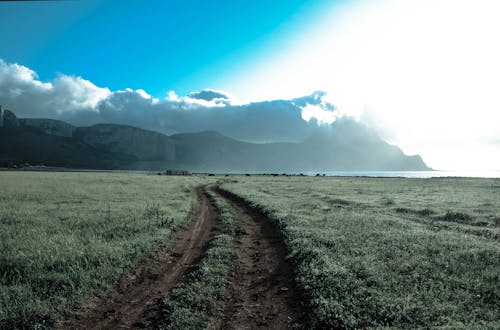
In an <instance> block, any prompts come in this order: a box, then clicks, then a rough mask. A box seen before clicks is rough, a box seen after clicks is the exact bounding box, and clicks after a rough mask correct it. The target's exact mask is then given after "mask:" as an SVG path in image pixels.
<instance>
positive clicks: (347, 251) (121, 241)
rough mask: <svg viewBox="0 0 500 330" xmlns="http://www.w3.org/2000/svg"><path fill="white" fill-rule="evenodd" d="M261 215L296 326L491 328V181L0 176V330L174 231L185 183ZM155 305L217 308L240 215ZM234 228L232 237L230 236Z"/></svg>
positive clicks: (112, 277)
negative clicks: (281, 260) (276, 251)
mask: <svg viewBox="0 0 500 330" xmlns="http://www.w3.org/2000/svg"><path fill="white" fill-rule="evenodd" d="M215 180H218V181H219V184H220V185H221V186H222V188H224V189H226V190H229V191H231V192H233V193H234V194H236V195H238V196H241V197H243V198H244V199H246V200H247V201H249V203H251V204H252V205H253V206H254V207H255V208H258V209H260V210H262V211H263V212H264V213H265V214H267V216H268V217H269V219H270V220H271V221H272V222H274V223H275V224H276V226H277V228H278V231H279V232H280V233H281V235H282V236H283V239H284V240H285V243H286V245H287V248H288V252H289V260H290V261H291V262H292V265H293V267H294V270H295V274H290V276H292V275H294V276H295V279H296V282H297V284H298V287H299V292H300V294H301V297H300V300H301V301H302V302H303V309H304V310H305V311H306V312H307V318H306V319H305V320H304V322H305V324H304V327H306V328H346V329H351V328H394V329H399V328H402V329H406V328H450V329H460V328H463V329H470V328H474V329H476V328H484V329H498V328H500V180H499V179H459V178H453V179H398V178H392V179H388V178H386V179H383V178H333V177H320V178H316V177H284V176H279V177H271V176H251V177H246V176H232V177H229V178H225V177H217V176H216V177H211V178H205V177H203V176H191V177H167V176H155V175H145V174H131V173H121V174H119V173H41V172H0V184H1V188H2V189H1V191H0V328H2V327H3V328H9V329H10V328H37V327H38V328H44V327H45V326H47V327H50V326H51V324H53V322H54V320H57V319H58V318H59V317H61V316H63V315H67V314H68V313H71V312H72V311H75V310H77V309H78V307H79V306H80V305H81V304H82V303H85V301H86V299H87V298H88V297H90V296H92V295H96V294H97V295H98V294H101V293H103V292H104V291H105V290H106V289H107V288H109V287H110V286H111V285H113V284H114V283H116V282H117V281H118V279H119V278H120V276H121V275H122V274H123V273H124V272H126V271H127V270H128V269H130V268H132V267H134V265H136V264H137V263H138V262H139V261H140V259H141V257H143V256H144V255H145V254H147V252H148V251H151V249H152V248H153V247H154V246H155V245H157V244H158V243H159V242H160V241H168V240H169V238H171V237H173V233H174V232H176V231H178V230H179V229H181V228H183V227H186V225H187V223H188V222H191V220H192V219H193V218H194V214H195V213H196V211H197V208H198V202H197V196H196V193H195V187H196V186H198V185H202V184H212V183H214V182H215ZM211 195H212V198H213V203H214V205H216V206H217V207H218V208H219V211H220V213H219V217H218V219H219V220H218V223H217V230H216V232H215V233H214V239H213V240H212V241H211V243H210V246H209V249H208V250H207V252H206V253H205V254H204V256H203V259H202V260H200V262H199V265H198V268H196V269H194V270H193V272H191V273H190V274H189V275H188V276H187V278H185V279H183V281H182V282H181V283H179V285H178V286H176V287H175V288H174V290H172V291H171V292H170V293H169V295H168V296H166V298H165V299H163V301H162V302H161V304H160V306H158V309H157V315H156V316H155V317H156V321H157V322H158V323H159V326H161V327H164V328H177V327H180V326H182V327H191V328H194V327H196V328H203V327H204V326H205V325H206V324H207V322H209V320H210V317H211V316H212V315H213V314H214V313H216V312H217V311H219V310H220V301H221V298H222V296H223V294H224V288H225V281H226V280H227V276H228V274H229V273H230V272H231V268H232V266H231V265H232V263H233V262H234V260H235V258H236V256H237V253H238V249H239V248H241V247H240V245H239V244H238V240H239V238H238V235H239V234H237V233H239V231H240V230H241V222H240V219H237V216H236V215H235V213H234V212H233V211H232V210H231V207H230V204H229V203H227V201H225V199H224V198H222V197H221V196H219V195H216V194H213V193H211ZM240 234H241V233H240Z"/></svg>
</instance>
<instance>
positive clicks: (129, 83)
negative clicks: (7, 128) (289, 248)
mask: <svg viewBox="0 0 500 330" xmlns="http://www.w3.org/2000/svg"><path fill="white" fill-rule="evenodd" d="M498 17H500V3H498V1H496V0H475V1H466V0H419V1H416V0H407V1H396V0H340V1H331V0H330V1H326V0H316V1H314V0H310V1H307V0H276V1H263V0H257V1H251V2H250V1H223V0H218V1H194V0H184V1H152V0H151V1H138V0H136V1H97V0H89V1H24V2H0V42H1V44H2V47H0V104H2V105H7V106H9V107H10V108H12V109H13V110H14V108H15V110H17V111H19V112H20V114H22V115H24V116H28V117H41V116H47V117H53V118H60V119H68V120H72V121H74V122H75V123H83V124H85V123H91V122H92V118H94V120H97V118H101V119H102V118H106V120H108V121H111V120H112V118H114V120H116V121H118V122H119V123H127V124H134V122H136V123H137V125H138V126H141V125H143V126H144V125H145V123H146V122H148V121H150V122H152V121H155V120H158V117H157V116H156V115H155V114H156V113H155V111H156V110H157V109H163V110H162V111H172V110H171V109H172V108H175V107H182V109H191V110H188V111H192V109H193V108H197V109H198V111H197V112H196V113H197V115H196V116H194V117H193V116H191V117H189V118H190V119H189V120H187V119H184V120H183V121H182V120H180V119H179V124H178V125H177V127H176V121H175V119H176V118H180V117H179V116H181V117H182V116H184V113H182V112H179V113H177V112H175V115H171V116H170V117H169V119H168V121H169V122H168V123H167V124H168V125H167V124H166V126H168V127H169V129H170V131H169V132H176V131H180V130H183V129H185V130H195V129H202V128H203V123H204V122H207V121H209V119H207V118H209V117H210V121H215V120H217V121H219V122H220V123H222V124H220V125H219V126H221V125H224V127H226V128H227V129H228V132H234V134H233V135H236V136H234V137H237V138H241V139H247V140H254V141H255V140H261V141H271V140H293V139H299V138H303V137H304V136H305V135H306V134H308V133H309V132H310V131H311V127H312V126H314V125H316V126H318V127H320V126H325V125H330V124H332V123H333V122H334V121H335V120H337V119H338V118H340V117H343V116H347V117H352V118H354V119H355V120H357V121H360V122H362V123H364V124H366V125H368V126H369V127H372V128H373V129H374V130H376V131H377V133H378V134H379V135H380V136H381V137H383V138H384V139H385V140H386V141H388V142H389V143H392V144H395V145H398V146H399V147H401V148H402V149H403V151H405V152H406V153H407V154H420V155H421V156H422V157H423V159H424V160H425V161H426V163H427V164H428V165H429V166H431V167H433V168H436V169H447V170H454V169H455V170H500V129H498V126H499V125H498V123H500V98H499V97H498V95H499V91H500V60H499V59H500V43H499V42H498V40H500V20H498V19H497V18H498ZM205 89H212V90H214V91H216V93H220V95H219V97H216V96H214V97H212V98H210V97H208V98H207V97H205V99H203V97H198V96H199V95H197V94H196V95H195V94H190V93H192V92H199V91H203V90H205ZM317 91H322V92H320V93H319V92H317ZM190 95H191V96H193V97H190ZM212 96H213V95H212ZM304 97H306V98H307V100H308V101H307V102H306V103H300V102H298V101H297V100H299V99H301V100H302V99H303V98H304ZM277 100H281V101H277ZM285 101H287V102H288V103H287V102H285ZM251 102H261V103H253V104H254V105H253V106H250V105H251ZM256 104H258V106H259V107H261V108H259V109H257V107H256ZM298 104H301V105H298ZM238 106H239V107H238ZM241 107H243V109H246V110H248V109H252V111H249V110H248V111H239V109H240V108H241ZM222 108H225V109H226V110H227V111H221V109H222ZM297 108H298V109H297ZM110 109H113V111H114V112H112V111H111V110H110ZM154 109H156V110H154ZM200 109H201V110H200ZM96 111H99V113H100V114H102V113H106V114H107V116H106V117H103V116H101V117H96V116H94V117H92V116H91V115H93V114H95V113H96ZM209 111H212V112H213V113H214V114H212V113H210V115H207V114H206V113H208V112H209ZM297 111H298V112H297ZM118 112H119V114H120V116H119V117H118V115H117V113H118ZM111 113H112V115H111ZM297 113H298V115H297ZM195 118H199V119H195ZM193 120H194V121H198V123H191V124H189V125H188V122H190V121H193ZM300 121H304V122H307V124H308V125H306V126H307V129H301V130H298V131H299V132H300V134H298V135H297V134H296V133H297V127H299V126H300V127H306V126H304V125H302V126H301V125H299V124H300ZM180 122H182V123H183V124H182V125H181V124H180ZM245 122H253V123H254V125H250V124H249V125H248V127H243V128H239V127H232V130H229V128H230V127H231V125H232V126H237V125H244V124H242V123H245ZM139 124H141V125H139ZM207 125H208V124H207ZM213 125H215V123H214V124H213ZM208 126H210V125H208ZM219 126H217V125H215V126H213V127H216V128H217V127H219ZM210 127H212V126H210ZM210 127H208V128H210ZM264 128H265V131H264ZM238 132H240V133H241V134H240V135H238ZM242 132H247V133H245V134H243V133H242ZM252 132H254V135H253V136H252V134H251V133H252ZM259 134H260V135H259ZM256 135H259V136H260V139H259V138H257V137H256Z"/></svg>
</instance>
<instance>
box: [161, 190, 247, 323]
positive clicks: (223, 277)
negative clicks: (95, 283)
mask: <svg viewBox="0 0 500 330" xmlns="http://www.w3.org/2000/svg"><path fill="white" fill-rule="evenodd" d="M210 196H211V198H212V199H213V201H214V202H215V205H216V206H217V208H218V210H219V211H220V215H219V219H218V221H219V222H218V224H217V230H218V234H217V235H216V236H215V237H214V239H213V240H212V242H211V244H210V248H209V249H208V251H207V253H206V255H205V256H204V258H203V260H202V262H201V264H200V265H199V268H198V269H197V270H196V271H194V272H193V273H191V274H189V276H188V279H187V280H186V281H184V282H182V283H181V285H180V286H178V287H177V288H174V289H173V290H172V292H171V294H170V295H169V296H167V297H166V298H165V299H163V301H162V302H161V304H160V307H159V311H158V314H157V315H156V316H155V318H156V319H158V320H159V323H160V325H159V328H161V329H200V330H201V329H205V328H206V326H207V324H208V322H209V321H210V318H211V317H212V316H213V315H214V314H215V313H216V312H217V311H218V310H219V308H220V301H221V299H222V297H223V295H224V292H225V287H226V283H227V278H228V275H229V273H230V271H231V269H232V268H233V263H234V260H235V259H236V256H237V246H238V243H237V239H236V236H237V233H238V232H240V231H241V230H242V223H241V221H240V220H239V219H238V218H237V217H236V216H235V215H234V213H233V212H232V211H231V207H230V206H229V205H228V204H227V202H226V201H225V200H224V199H222V198H221V197H220V196H219V195H217V194H215V193H213V192H211V193H210Z"/></svg>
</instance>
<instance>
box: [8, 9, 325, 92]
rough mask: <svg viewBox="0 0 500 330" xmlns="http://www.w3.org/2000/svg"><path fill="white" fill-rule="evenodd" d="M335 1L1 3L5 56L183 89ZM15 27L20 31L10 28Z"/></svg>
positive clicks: (95, 78)
mask: <svg viewBox="0 0 500 330" xmlns="http://www.w3.org/2000/svg"><path fill="white" fill-rule="evenodd" d="M331 5H332V1H323V0H315V1H307V0H273V1H266V0H256V1H228V0H215V1H195V0H183V1H139V0H135V1H131V0H127V1H95V0H94V1H92V0H91V1H40V2H17V3H15V2H5V3H0V40H2V44H3V47H2V48H1V51H0V57H2V58H3V59H4V60H6V61H8V62H18V63H22V64H23V65H26V66H28V67H30V68H31V69H33V70H35V71H37V73H38V75H39V76H40V78H42V79H51V78H53V77H54V76H55V75H56V74H57V73H58V72H60V73H64V74H73V75H78V76H82V77H84V78H85V79H88V80H90V81H92V82H93V83H95V84H97V85H100V86H107V87H109V88H111V89H113V90H117V89H124V88H125V87H130V88H134V89H138V88H141V89H145V90H147V91H148V92H149V93H151V94H153V95H156V96H162V95H164V94H165V93H166V92H168V91H169V90H176V91H177V92H178V93H181V94H186V93H188V92H189V91H192V90H200V89H203V88H208V87H212V88H218V86H211V84H212V83H213V82H214V81H217V80H221V77H222V78H223V77H226V76H227V75H231V71H233V70H234V69H235V68H236V67H240V66H244V65H245V64H246V63H247V62H249V61H251V59H252V58H253V57H254V56H255V55H256V54H265V53H266V48H272V47H273V46H275V43H279V42H280V41H282V40H286V39H289V38H291V37H293V35H294V34H296V33H299V31H301V30H302V29H303V28H304V26H305V25H307V24H308V22H309V21H310V20H314V18H315V16H317V15H318V13H320V12H321V11H322V10H324V9H325V7H326V6H328V7H330V6H331ZM13 32H15V33H13Z"/></svg>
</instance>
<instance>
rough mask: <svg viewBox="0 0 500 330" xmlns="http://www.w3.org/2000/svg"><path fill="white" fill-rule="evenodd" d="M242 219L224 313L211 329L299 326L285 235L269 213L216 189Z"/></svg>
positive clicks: (221, 313) (214, 321)
mask: <svg viewBox="0 0 500 330" xmlns="http://www.w3.org/2000/svg"><path fill="white" fill-rule="evenodd" d="M216 192H218V193H219V194H220V195H221V196H222V197H224V198H226V199H227V200H228V201H229V202H230V204H231V206H232V207H233V208H234V209H235V210H236V212H237V214H238V215H239V216H240V217H241V219H242V220H243V222H244V234H243V235H242V237H241V246H240V251H239V257H238V261H237V264H236V268H235V271H234V272H233V274H232V275H231V278H230V279H229V281H230V283H229V285H228V292H227V295H226V299H225V301H224V303H223V308H222V311H221V312H220V313H219V315H216V316H215V317H214V318H213V319H212V320H211V322H210V324H209V326H208V329H289V328H296V327H299V324H298V322H299V319H300V318H301V317H300V315H301V313H300V308H299V301H298V295H297V294H296V289H295V285H294V279H293V269H292V266H291V265H290V264H289V263H288V262H287V260H286V259H285V257H286V248H285V245H284V243H283V240H282V238H281V237H280V236H279V234H278V232H277V230H276V229H275V228H274V227H273V225H272V223H271V221H270V220H269V219H268V218H266V216H265V215H263V214H262V213H260V212H258V211H257V210H254V209H252V208H251V207H249V206H248V205H247V203H245V201H244V200H243V199H241V198H240V197H239V196H237V195H234V194H232V193H230V192H227V191H225V190H222V189H216Z"/></svg>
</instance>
